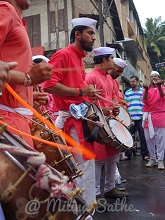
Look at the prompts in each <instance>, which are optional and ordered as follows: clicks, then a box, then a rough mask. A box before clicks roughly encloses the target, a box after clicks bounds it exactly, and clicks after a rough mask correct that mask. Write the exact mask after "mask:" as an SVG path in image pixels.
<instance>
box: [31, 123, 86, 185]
mask: <svg viewBox="0 0 165 220" xmlns="http://www.w3.org/2000/svg"><path fill="white" fill-rule="evenodd" d="M31 133H32V135H33V136H35V137H38V138H40V139H44V140H49V141H52V142H55V143H59V144H63V145H66V143H65V140H63V139H62V138H61V137H60V136H59V135H57V134H56V133H55V132H53V131H52V130H50V129H49V128H47V127H46V126H45V125H43V123H41V122H39V121H38V119H36V120H35V121H34V123H33V126H32V129H31ZM34 147H35V149H36V150H37V151H39V152H43V153H44V154H45V156H46V163H47V164H49V165H50V166H52V167H53V168H55V169H57V170H58V171H60V172H63V173H65V174H66V175H67V176H68V177H69V179H70V180H71V181H73V179H75V178H76V177H78V176H81V175H83V172H82V171H81V170H78V163H77V162H76V161H75V160H74V158H73V156H72V154H71V153H69V152H68V151H64V150H61V149H60V148H54V147H52V146H49V145H46V144H44V143H41V142H39V141H34Z"/></svg>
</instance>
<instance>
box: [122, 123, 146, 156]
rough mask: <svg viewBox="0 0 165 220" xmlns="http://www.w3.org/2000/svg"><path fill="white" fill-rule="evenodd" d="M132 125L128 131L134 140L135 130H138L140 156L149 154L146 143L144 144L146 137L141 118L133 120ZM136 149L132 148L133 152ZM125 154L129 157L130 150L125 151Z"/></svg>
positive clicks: (130, 154)
mask: <svg viewBox="0 0 165 220" xmlns="http://www.w3.org/2000/svg"><path fill="white" fill-rule="evenodd" d="M133 122H134V125H133V126H131V128H130V132H131V134H132V135H134V136H133V138H134V141H135V132H136V131H138V133H139V137H140V150H141V155H142V157H143V158H144V157H145V156H147V155H148V154H149V152H148V148H147V144H146V139H145V135H144V130H143V127H142V119H140V120H134V121H133ZM135 152H136V150H135V149H133V153H135ZM125 155H126V156H127V157H131V156H132V152H131V151H130V152H126V153H125Z"/></svg>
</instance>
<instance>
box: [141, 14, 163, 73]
mask: <svg viewBox="0 0 165 220" xmlns="http://www.w3.org/2000/svg"><path fill="white" fill-rule="evenodd" d="M143 31H144V39H143V42H145V43H146V46H147V52H148V54H149V57H150V62H151V65H152V67H153V69H155V63H161V62H164V59H165V22H162V19H161V17H160V16H159V17H158V18H155V19H153V18H146V23H145V28H144V30H143Z"/></svg>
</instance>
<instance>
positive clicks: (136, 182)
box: [93, 156, 165, 220]
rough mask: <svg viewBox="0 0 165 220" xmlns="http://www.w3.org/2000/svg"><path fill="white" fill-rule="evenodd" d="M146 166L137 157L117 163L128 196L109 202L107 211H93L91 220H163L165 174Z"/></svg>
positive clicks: (164, 217)
mask: <svg viewBox="0 0 165 220" xmlns="http://www.w3.org/2000/svg"><path fill="white" fill-rule="evenodd" d="M145 164H146V161H143V160H142V158H141V157H140V156H134V157H133V158H132V159H131V160H126V161H120V163H119V171H120V173H121V176H122V177H123V178H126V180H127V182H126V183H124V185H125V187H126V191H127V192H128V193H129V197H128V199H127V200H126V198H124V199H122V200H115V199H108V203H109V204H110V205H109V206H108V209H107V211H105V210H103V212H102V213H99V212H98V211H96V212H95V215H94V217H93V219H94V220H100V219H103V220H111V219H115V220H165V171H164V170H158V168H157V166H154V167H152V168H147V167H146V166H145ZM102 182H103V177H102ZM102 188H103V183H102Z"/></svg>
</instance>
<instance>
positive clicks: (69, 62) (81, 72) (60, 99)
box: [42, 45, 93, 151]
mask: <svg viewBox="0 0 165 220" xmlns="http://www.w3.org/2000/svg"><path fill="white" fill-rule="evenodd" d="M84 57H85V53H83V52H81V51H80V50H78V49H77V48H76V47H75V46H73V45H68V47H66V48H63V49H61V50H59V51H57V52H56V53H55V54H54V55H53V56H52V58H51V60H50V61H49V63H50V64H51V65H52V66H53V67H54V68H57V69H54V71H53V74H52V78H51V80H49V81H46V82H44V83H43V87H42V88H43V89H44V88H48V87H51V86H53V85H55V84H56V83H61V84H63V85H65V86H68V87H71V88H83V87H84V86H85V85H86V84H85V83H84V80H85V68H84V62H83V58H84ZM61 68H64V69H61ZM70 68H71V69H70ZM62 70H64V71H62ZM53 97H54V101H55V103H56V106H57V108H58V110H63V111H68V110H69V106H70V104H72V103H75V104H80V103H82V102H84V101H88V102H89V99H88V97H76V96H55V95H54V96H53ZM72 127H75V129H76V131H77V134H78V138H79V142H80V144H81V145H83V146H84V147H86V148H88V150H90V151H93V146H92V144H91V143H89V142H86V141H85V139H84V133H83V127H82V121H81V119H79V120H77V119H75V118H73V117H71V118H69V119H68V120H67V121H66V122H65V125H64V131H65V132H66V133H67V134H70V129H71V128H72Z"/></svg>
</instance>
